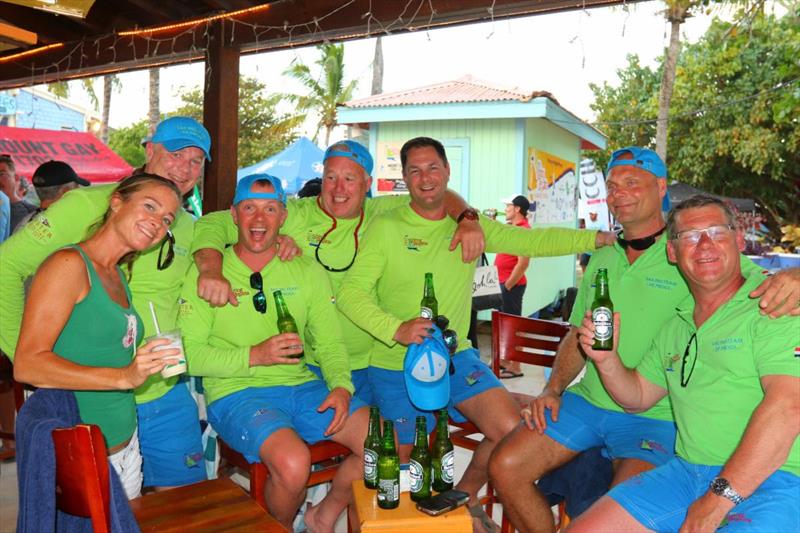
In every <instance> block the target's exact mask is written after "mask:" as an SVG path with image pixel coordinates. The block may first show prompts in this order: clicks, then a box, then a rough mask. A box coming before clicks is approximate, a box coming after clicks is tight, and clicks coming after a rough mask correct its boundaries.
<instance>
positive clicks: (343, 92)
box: [285, 44, 356, 145]
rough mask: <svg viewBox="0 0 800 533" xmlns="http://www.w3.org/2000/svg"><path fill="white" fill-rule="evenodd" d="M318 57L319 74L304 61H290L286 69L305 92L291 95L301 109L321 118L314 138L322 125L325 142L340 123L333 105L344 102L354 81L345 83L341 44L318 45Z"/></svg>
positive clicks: (354, 85)
mask: <svg viewBox="0 0 800 533" xmlns="http://www.w3.org/2000/svg"><path fill="white" fill-rule="evenodd" d="M317 50H319V52H320V58H319V59H318V60H317V61H316V62H315V64H316V65H318V66H319V67H320V72H319V74H318V75H316V76H315V75H313V74H312V73H311V69H310V68H309V67H308V66H307V65H304V64H303V63H293V64H292V65H291V66H290V67H289V68H288V69H287V70H286V72H285V74H288V75H290V76H292V77H293V78H296V79H297V80H299V81H300V83H302V84H303V85H304V86H305V87H306V89H308V94H306V95H304V96H297V95H292V98H293V100H294V101H295V102H297V107H298V109H300V110H303V111H308V110H313V111H314V112H316V113H318V114H319V116H320V118H319V122H318V124H317V132H316V134H315V135H314V138H315V139H316V137H317V135H319V131H320V129H322V128H325V144H326V145H327V144H328V142H329V139H330V133H331V130H332V129H333V128H334V127H336V126H337V125H338V124H339V123H338V122H337V120H336V106H338V105H341V104H343V103H345V102H346V101H348V100H350V98H351V97H352V96H353V91H354V90H355V88H356V80H352V81H350V82H347V83H345V80H344V45H342V44H321V45H318V46H317Z"/></svg>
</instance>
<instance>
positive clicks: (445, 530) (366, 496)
mask: <svg viewBox="0 0 800 533" xmlns="http://www.w3.org/2000/svg"><path fill="white" fill-rule="evenodd" d="M377 494H378V492H377V491H375V490H369V489H367V488H366V487H364V482H363V481H362V480H356V481H353V496H354V499H355V502H356V513H357V514H358V521H359V523H360V524H361V532H362V533H392V532H396V533H409V531H419V532H420V533H423V532H428V531H431V532H433V531H435V532H436V533H472V517H471V516H470V514H469V512H467V507H466V506H461V507H459V508H458V509H455V510H454V511H450V512H449V513H445V514H443V515H439V516H430V515H427V514H425V513H423V512H422V511H418V510H417V508H416V503H414V502H412V501H411V498H410V496H409V493H408V492H403V493H401V494H400V505H399V506H398V507H397V508H396V509H381V508H380V507H378V501H377Z"/></svg>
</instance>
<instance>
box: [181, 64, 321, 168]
mask: <svg viewBox="0 0 800 533" xmlns="http://www.w3.org/2000/svg"><path fill="white" fill-rule="evenodd" d="M180 97H181V100H183V102H184V104H183V106H181V107H180V108H179V109H177V110H176V111H175V112H174V113H172V114H173V115H183V116H189V117H193V118H195V119H197V120H199V121H201V122H202V120H203V93H202V91H201V90H200V88H199V87H195V88H193V89H191V90H188V91H187V90H185V89H181V94H180ZM283 98H284V96H283V95H281V94H268V93H267V92H266V86H265V85H264V84H263V83H261V82H259V81H258V80H256V79H255V78H250V77H247V76H241V77H240V78H239V160H238V165H239V167H240V168H241V167H246V166H249V165H252V164H254V163H257V162H259V161H261V160H262V159H264V158H266V157H269V156H272V155H275V154H277V153H278V152H280V151H281V150H283V149H284V148H286V147H287V146H289V145H290V144H291V143H292V142H294V141H295V139H297V131H296V130H297V128H298V127H299V126H300V125H301V124H302V123H303V120H305V115H302V114H294V113H280V112H278V111H277V109H276V108H277V106H278V104H279V103H280V102H281V101H282V99H283Z"/></svg>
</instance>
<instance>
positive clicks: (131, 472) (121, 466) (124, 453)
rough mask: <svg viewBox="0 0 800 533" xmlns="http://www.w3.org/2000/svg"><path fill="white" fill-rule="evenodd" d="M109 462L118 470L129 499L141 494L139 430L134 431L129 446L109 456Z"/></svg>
mask: <svg viewBox="0 0 800 533" xmlns="http://www.w3.org/2000/svg"><path fill="white" fill-rule="evenodd" d="M108 462H109V463H111V466H113V467H114V470H115V471H116V472H117V475H118V476H119V480H120V481H121V482H122V488H123V489H125V495H126V496H127V497H128V499H129V500H132V499H134V498H138V497H139V496H141V494H142V479H143V476H142V454H141V453H140V452H139V431H138V430H136V431H134V432H133V436H131V440H130V442H128V445H127V446H125V447H124V448H122V449H121V450H119V451H116V452H114V453H113V454H111V455H109V456H108Z"/></svg>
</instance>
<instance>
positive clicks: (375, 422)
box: [364, 407, 381, 489]
mask: <svg viewBox="0 0 800 533" xmlns="http://www.w3.org/2000/svg"><path fill="white" fill-rule="evenodd" d="M380 451H381V415H380V411H378V408H377V407H370V408H369V431H367V440H365V441H364V486H365V487H367V488H368V489H377V488H378V454H379V453H380Z"/></svg>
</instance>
